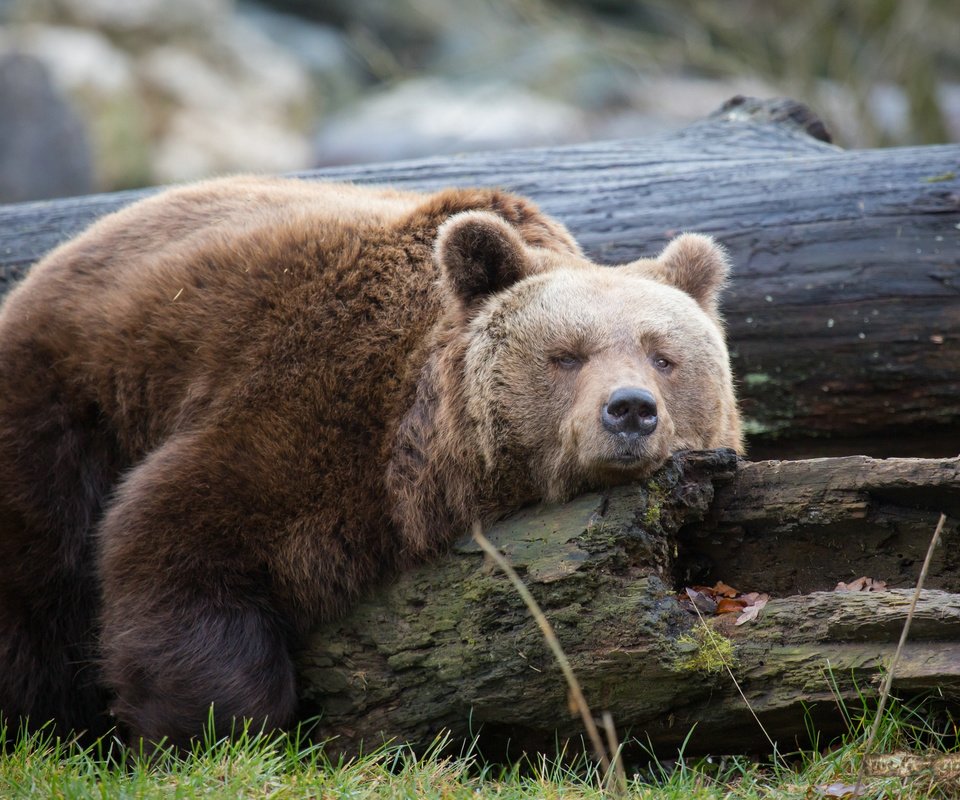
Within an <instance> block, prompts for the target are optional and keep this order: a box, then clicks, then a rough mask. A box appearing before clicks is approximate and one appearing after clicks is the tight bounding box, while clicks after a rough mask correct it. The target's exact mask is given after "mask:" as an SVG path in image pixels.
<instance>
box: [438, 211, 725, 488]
mask: <svg viewBox="0 0 960 800" xmlns="http://www.w3.org/2000/svg"><path fill="white" fill-rule="evenodd" d="M476 216H481V215H476ZM482 216H487V215H482ZM483 222H484V224H489V222H488V221H483ZM474 233H476V232H474ZM505 235H506V236H507V237H508V240H510V239H509V234H505ZM510 244H511V248H509V249H508V256H507V260H508V261H509V260H510V259H516V261H517V264H519V265H522V266H518V267H512V269H514V271H515V272H522V273H525V277H518V279H516V280H514V281H513V282H512V283H508V284H507V285H506V286H505V287H504V288H498V289H497V290H496V291H494V292H492V293H490V294H489V295H486V296H482V295H481V296H478V297H477V298H476V300H475V308H474V312H473V313H474V314H475V316H473V318H472V320H471V322H470V328H469V346H468V349H467V356H466V365H465V382H466V383H465V393H466V398H467V407H468V413H469V415H470V417H471V421H472V423H473V424H474V425H475V427H476V429H477V431H478V433H479V439H480V442H481V447H482V451H483V457H484V461H485V463H486V465H487V468H488V470H495V471H498V472H501V473H502V472H506V473H507V474H518V475H522V476H523V479H525V480H529V481H530V482H532V483H533V484H535V485H536V486H538V487H539V488H540V491H541V493H542V494H541V496H542V497H543V498H544V499H547V500H562V499H565V498H567V497H569V496H571V495H572V494H574V493H576V492H577V491H582V490H583V489H585V488H588V487H596V486H602V485H608V484H611V483H618V482H622V481H625V480H630V479H634V478H638V477H642V476H644V475H647V474H649V473H650V472H651V471H653V470H654V469H656V467H658V466H659V465H660V464H662V463H663V461H664V460H665V459H666V458H667V457H668V456H669V455H670V454H671V453H673V452H675V451H677V450H682V449H689V448H710V447H720V446H727V447H733V448H736V449H740V447H741V439H740V424H739V416H738V412H737V408H736V402H735V399H734V392H733V387H732V381H731V377H730V366H729V357H728V353H727V348H726V345H725V342H724V336H723V330H722V327H721V323H720V320H719V317H718V314H717V295H718V292H719V290H720V288H721V287H722V284H723V281H724V279H725V277H726V273H727V264H726V260H725V257H724V255H723V252H722V251H721V250H720V249H719V248H718V247H717V245H715V244H714V243H713V241H712V240H710V239H709V238H707V237H703V236H697V235H692V234H687V235H685V236H683V237H680V238H678V239H676V240H674V242H673V243H671V245H670V246H668V248H667V249H666V250H665V251H664V252H663V253H662V254H661V256H660V257H659V258H658V259H653V260H641V261H638V262H634V263H633V264H628V265H625V266H622V267H601V266H598V265H595V264H592V263H590V262H588V261H585V260H583V259H581V258H578V257H576V256H566V255H558V254H556V253H548V252H544V251H537V250H533V249H531V248H527V247H525V246H523V245H522V244H517V243H516V242H515V241H512V240H510ZM502 260H503V259H502V257H498V258H496V259H493V261H494V262H498V263H499V262H501V261H502ZM441 263H442V264H443V259H442V258H441ZM491 268H492V269H493V271H494V272H495V271H496V269H497V266H496V263H491V264H488V265H487V271H488V273H489V271H490V269H491ZM445 269H446V270H447V274H448V275H449V274H450V270H451V269H452V267H451V266H447V267H445ZM517 471H519V473H518V472H517Z"/></svg>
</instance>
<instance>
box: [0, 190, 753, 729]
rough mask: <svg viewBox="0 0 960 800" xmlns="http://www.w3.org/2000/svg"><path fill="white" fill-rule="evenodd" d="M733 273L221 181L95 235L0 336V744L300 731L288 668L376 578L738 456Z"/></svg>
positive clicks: (510, 228)
mask: <svg viewBox="0 0 960 800" xmlns="http://www.w3.org/2000/svg"><path fill="white" fill-rule="evenodd" d="M726 270H727V265H726V261H725V259H724V256H723V254H722V253H721V251H720V250H719V249H718V248H717V247H716V245H714V244H713V243H712V242H711V241H710V240H709V239H706V238H705V237H699V236H692V235H687V236H684V237H681V238H680V239H678V240H675V242H674V243H673V244H671V245H670V246H669V247H668V248H667V250H665V251H664V253H663V254H662V255H661V256H660V258H659V259H656V260H643V261H639V262H636V263H634V264H631V265H626V266H624V267H621V268H619V269H607V268H602V267H598V266H596V265H594V264H591V263H590V262H588V261H587V260H585V259H584V258H583V256H582V254H581V252H580V250H579V248H578V246H577V244H576V243H575V242H574V241H573V239H572V237H571V236H570V234H569V233H568V232H567V231H566V229H565V228H564V227H563V226H562V225H560V224H559V223H558V222H556V221H554V220H552V219H550V218H548V217H546V216H545V215H543V214H542V213H541V212H539V211H538V210H537V209H536V208H535V207H534V206H533V205H532V204H531V203H530V202H529V201H527V200H524V199H522V198H520V197H516V196H513V195H510V194H506V193H504V192H500V191H496V190H486V189H475V190H460V189H455V190H448V191H444V192H439V193H436V194H430V195H426V194H414V193H405V192H398V191H392V190H389V189H366V188H359V187H353V186H347V185H337V184H313V183H306V182H299V181H287V180H273V179H257V178H235V179H227V180H220V181H211V182H208V183H201V184H198V185H195V186H190V187H186V188H182V189H177V190H174V191H170V192H166V193H163V194H160V195H158V196H155V197H153V198H151V199H148V200H145V201H142V202H140V203H137V204H135V205H134V206H131V207H130V208H128V209H126V210H123V211H121V212H119V213H117V214H114V215H111V216H110V217H107V218H105V219H103V220H102V221H100V222H98V223H97V224H95V225H94V226H93V227H91V228H90V229H89V230H88V231H86V232H85V233H84V234H82V235H81V236H79V237H78V238H77V239H75V240H73V241H71V242H68V243H67V244H65V245H63V246H61V247H60V248H58V249H57V250H55V251H54V252H53V253H51V254H50V255H49V256H48V257H47V258H45V259H44V260H43V261H42V262H40V263H39V264H37V265H36V266H35V267H34V269H33V270H32V271H31V273H30V274H29V275H28V277H27V278H26V279H25V280H24V281H23V283H22V284H21V285H20V286H19V287H17V288H16V289H15V290H14V291H13V292H12V293H11V294H10V296H9V297H8V298H7V299H6V301H5V303H4V305H3V306H2V309H0V712H2V713H3V714H4V715H5V716H6V717H7V718H8V719H11V720H16V719H18V718H24V717H29V719H30V722H31V723H32V724H33V725H39V724H42V723H43V722H45V721H46V720H48V719H53V720H55V721H56V725H57V727H58V730H60V731H62V732H66V731H67V730H71V729H72V730H85V731H88V732H89V733H90V734H98V733H101V732H103V731H104V730H106V729H107V728H108V727H109V726H111V725H113V724H119V725H120V726H121V728H122V730H124V732H125V733H126V734H127V735H128V736H130V737H132V738H136V737H141V736H142V737H145V738H147V739H148V740H152V741H156V740H159V739H160V738H161V737H166V738H167V740H168V741H171V742H173V743H174V744H178V745H181V746H182V745H185V744H186V743H187V742H188V741H189V739H190V737H191V736H194V735H197V734H198V733H200V732H201V730H202V729H203V726H204V724H205V722H206V720H207V717H208V713H209V709H210V706H211V704H212V705H213V709H214V714H215V718H216V720H217V721H218V723H220V724H224V725H226V724H228V722H229V721H230V720H232V719H234V718H238V717H245V718H252V719H253V720H255V721H257V722H258V723H264V722H265V723H266V724H268V725H270V726H284V725H287V724H289V723H290V722H291V721H292V720H293V719H294V718H295V714H296V682H295V675H294V668H293V663H292V659H291V653H292V652H293V651H294V650H295V648H296V647H297V645H298V642H299V641H300V640H301V638H302V637H303V635H304V634H305V633H307V632H308V631H309V629H310V628H311V626H314V625H315V624H316V623H317V622H318V621H319V620H322V619H325V618H329V617H331V616H333V615H336V614H338V613H341V612H342V611H343V610H344V609H345V608H346V607H348V605H349V604H350V602H351V601H352V600H353V599H354V598H355V597H356V596H357V594H358V592H360V591H361V590H363V589H364V588H365V587H367V586H368V585H370V584H371V583H372V582H374V581H376V580H377V579H379V578H380V577H381V576H382V575H384V574H386V573H388V572H390V571H391V570H395V569H397V568H398V567H402V566H403V565H405V564H407V563H411V562H413V561H417V560H420V559H423V558H425V557H428V556H429V555H431V554H433V553H435V552H437V551H439V550H441V549H442V548H443V547H444V546H445V545H446V543H447V542H448V541H449V540H450V539H451V538H452V537H453V536H455V535H458V534H461V533H463V532H464V531H465V530H466V529H467V528H468V527H469V524H470V522H471V521H472V520H474V519H481V520H489V519H491V518H493V517H495V516H497V515H500V514H502V513H504V512H505V511H508V510H510V509H512V508H515V507H517V506H519V505H521V504H523V503H527V502H531V501H535V500H539V499H544V498H546V499H552V500H556V499H562V498H565V497H568V496H570V495H571V494H573V493H575V492H577V491H579V490H581V489H583V488H585V487H587V486H596V485H602V484H605V483H611V482H617V481H621V480H625V479H630V478H635V477H637V476H640V475H643V474H646V473H648V472H649V471H650V470H651V469H653V468H655V467H656V466H657V465H658V464H659V463H660V462H662V461H663V459H664V458H666V456H667V455H669V453H670V452H672V451H674V450H677V449H681V448H689V447H694V448H698V447H715V446H731V447H739V446H740V427H739V418H738V414H737V409H736V403H735V400H734V393H733V389H732V385H731V380H730V371H729V365H728V357H727V352H726V348H725V345H724V338H723V332H722V327H721V325H720V320H719V316H718V313H717V294H718V292H719V290H720V287H721V285H722V283H723V280H724V277H725V275H726ZM624 387H627V389H624ZM618 390H621V393H620V394H617V395H616V402H614V394H612V393H613V392H615V391H618ZM624 391H625V392H626V393H627V395H629V398H628V399H627V400H626V401H623V400H622V397H621V395H622V394H623V392H624ZM637 398H639V399H637ZM624 403H625V404H624ZM638 403H639V404H640V405H637V404H638ZM651 426H652V427H651Z"/></svg>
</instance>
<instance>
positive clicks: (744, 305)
mask: <svg viewBox="0 0 960 800" xmlns="http://www.w3.org/2000/svg"><path fill="white" fill-rule="evenodd" d="M824 136H825V133H824V131H823V126H822V124H820V123H819V121H818V120H816V118H815V117H813V115H812V114H810V113H809V112H808V111H806V110H805V109H803V107H802V106H798V105H797V104H795V103H792V102H790V101H774V102H767V103H758V102H756V101H742V100H739V101H731V103H728V104H727V106H725V108H724V109H722V110H721V112H719V113H718V114H717V115H714V116H713V117H712V118H710V119H708V120H705V121H703V122H701V123H698V124H696V125H693V126H691V127H690V128H688V129H686V130H685V131H682V132H681V133H679V134H677V135H674V136H670V137H662V138H654V139H650V140H640V141H626V142H605V143H599V144H589V145H580V146H575V147H560V148H552V149H539V150H524V151H516V152H505V153H486V154H474V155H467V156H462V157H456V158H449V157H445V158H436V159H424V160H421V161H411V162H404V163H397V164H377V165H371V166H357V167H344V168H338V169H328V170H320V171H316V172H311V173H308V174H306V175H305V176H304V177H309V178H331V179H342V180H354V181H358V182H361V183H383V182H389V183H393V184H395V185H397V186H401V187H407V188H418V189H434V188H437V187H441V186H447V185H451V184H457V185H470V184H475V185H490V184H497V185H501V186H505V187H507V188H509V189H512V190H515V191H518V192H521V193H524V194H527V195H530V196H531V197H533V198H535V199H536V200H537V201H538V202H539V203H540V204H541V205H542V207H543V208H544V209H545V210H546V211H547V212H549V213H551V214H554V215H556V216H557V217H559V218H560V219H561V220H563V221H564V222H565V223H566V224H567V225H569V226H570V228H571V230H572V231H573V232H574V234H575V235H576V236H577V238H578V240H579V241H580V242H581V243H582V244H583V246H584V247H585V249H586V250H587V252H588V253H589V254H590V255H591V256H592V257H593V258H595V259H597V260H599V261H601V262H607V263H617V262H623V261H628V260H631V259H634V258H637V257H638V256H641V255H649V254H651V253H653V252H655V251H656V250H657V249H658V248H659V247H661V246H662V244H663V243H664V242H665V241H666V240H667V239H668V238H669V237H671V236H672V235H674V234H675V233H677V232H679V231H682V230H699V231H704V232H707V233H712V234H714V235H715V236H716V237H717V238H718V239H720V241H722V242H723V243H724V244H725V245H727V247H728V248H729V249H730V251H731V254H732V256H733V259H734V262H735V272H734V276H733V281H732V285H731V287H730V290H729V292H728V294H727V296H726V300H725V313H726V318H727V322H728V326H729V331H730V338H731V343H732V349H733V361H734V368H735V371H736V373H737V376H738V378H739V384H740V393H741V395H742V398H743V409H744V412H745V414H746V418H747V421H748V431H749V432H750V442H751V448H752V450H751V452H752V453H753V455H754V456H755V457H765V456H775V457H778V458H783V457H785V456H786V455H790V456H794V457H801V456H810V455H839V454H850V453H867V454H871V455H922V456H946V455H955V454H956V453H958V452H960V424H958V423H960V296H958V291H960V169H958V165H960V146H958V145H944V146H937V147H912V148H909V147H908V148H894V149H887V150H868V151H851V152H844V151H842V150H840V149H838V148H836V147H833V146H831V145H829V144H827V143H826V142H824V141H822V140H821V138H823V137H824ZM817 137H821V138H817ZM144 194H145V193H144V192H125V193H120V194H115V195H102V196H97V197H90V198H79V199H69V200H61V201H56V202H44V203H30V204H25V205H19V206H8V207H5V208H0V290H2V285H3V283H4V282H7V283H9V282H10V281H12V280H15V279H16V278H17V277H18V276H19V275H21V274H22V273H23V271H24V270H25V269H26V268H27V267H29V265H30V264H31V263H33V262H34V261H35V260H36V259H37V258H39V257H40V256H42V255H43V254H44V253H45V252H47V251H48V250H49V249H51V248H52V247H53V246H54V245H56V244H57V243H59V242H61V241H63V240H64V239H66V238H67V237H69V236H71V235H72V234H74V233H76V232H77V231H79V230H80V229H81V228H83V227H85V226H86V225H87V224H88V223H90V222H91V221H92V220H94V219H96V218H97V217H99V216H101V215H103V214H105V213H107V212H109V211H113V210H115V209H117V208H119V207H121V206H123V205H126V204H127V203H129V202H131V201H132V200H134V199H136V198H138V197H141V196H143V195H144Z"/></svg>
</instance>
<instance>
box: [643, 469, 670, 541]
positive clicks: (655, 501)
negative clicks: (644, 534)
mask: <svg viewBox="0 0 960 800" xmlns="http://www.w3.org/2000/svg"><path fill="white" fill-rule="evenodd" d="M666 496H667V492H666V490H665V489H664V488H663V487H662V486H661V485H660V484H659V483H657V482H656V481H650V482H649V483H647V507H646V509H645V510H644V512H643V526H644V527H645V528H646V529H647V530H648V531H650V530H653V529H656V528H659V527H660V519H661V516H662V513H663V503H664V500H665V499H666Z"/></svg>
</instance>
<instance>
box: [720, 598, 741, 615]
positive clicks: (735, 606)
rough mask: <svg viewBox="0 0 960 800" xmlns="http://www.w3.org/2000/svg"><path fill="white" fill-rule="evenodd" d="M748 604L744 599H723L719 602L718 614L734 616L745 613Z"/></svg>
mask: <svg viewBox="0 0 960 800" xmlns="http://www.w3.org/2000/svg"><path fill="white" fill-rule="evenodd" d="M746 606H747V603H746V601H745V600H744V599H743V598H742V597H737V598H736V599H734V598H733V597H721V598H720V599H719V600H718V601H717V613H718V614H733V613H735V612H739V611H743V609H744V608H746Z"/></svg>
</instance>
